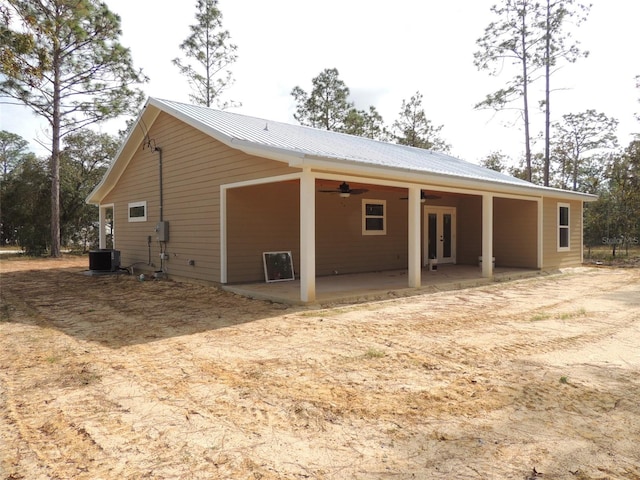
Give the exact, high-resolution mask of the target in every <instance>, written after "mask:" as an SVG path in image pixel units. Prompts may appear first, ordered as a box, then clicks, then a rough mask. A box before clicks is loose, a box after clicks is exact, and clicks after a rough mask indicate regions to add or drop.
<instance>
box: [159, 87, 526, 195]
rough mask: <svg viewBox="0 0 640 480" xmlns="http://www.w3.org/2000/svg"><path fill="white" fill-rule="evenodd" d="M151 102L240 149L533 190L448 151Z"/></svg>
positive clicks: (191, 106)
mask: <svg viewBox="0 0 640 480" xmlns="http://www.w3.org/2000/svg"><path fill="white" fill-rule="evenodd" d="M149 103H150V104H152V105H154V106H157V107H158V108H160V109H161V110H165V111H169V112H171V113H173V114H174V115H176V116H178V117H179V118H182V119H183V120H185V121H187V122H188V123H191V124H192V125H194V126H198V125H196V124H200V127H201V129H203V130H205V131H207V132H208V133H210V134H213V135H214V136H216V135H215V133H218V135H219V137H218V139H219V140H222V141H225V140H226V141H225V143H228V144H231V145H232V146H234V147H235V148H239V149H242V148H241V145H252V146H253V147H254V149H255V148H258V149H259V148H260V147H262V148H264V149H267V150H271V151H273V150H274V149H276V150H279V151H284V152H288V153H290V154H294V155H297V156H300V157H317V158H325V159H330V160H337V161H343V162H348V163H351V164H360V165H362V166H376V167H383V168H390V169H401V170H405V171H406V170H409V171H414V172H416V173H430V174H438V175H448V176H454V177H461V178H467V179H472V180H486V181H491V182H497V183H503V184H510V185H518V186H523V187H527V186H529V187H533V186H534V185H533V184H532V183H529V182H527V181H525V180H521V179H518V178H515V177H512V176H509V175H505V174H503V173H499V172H496V171H494V170H491V169H488V168H484V167H481V166H480V165H476V164H473V163H470V162H466V161H464V160H461V159H459V158H456V157H452V156H451V155H447V154H445V153H440V152H434V151H431V150H425V149H422V148H415V147H408V146H405V145H398V144H394V143H386V142H380V141H377V140H371V139H369V138H364V137H358V136H354V135H347V134H344V133H337V132H331V131H328V130H320V129H317V128H311V127H305V126H301V125H291V124H287V123H282V122H275V121H273V120H266V119H262V118H256V117H250V116H247V115H241V114H238V113H231V112H226V111H220V110H214V109H211V108H207V107H202V106H195V105H189V104H184V103H180V102H174V101H170V100H160V99H155V98H152V99H150V101H149ZM189 120H191V121H189ZM194 122H195V123H196V124H194Z"/></svg>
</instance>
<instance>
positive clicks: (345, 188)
mask: <svg viewBox="0 0 640 480" xmlns="http://www.w3.org/2000/svg"><path fill="white" fill-rule="evenodd" d="M318 191H319V192H323V193H337V194H339V195H340V196H341V197H343V198H347V197H348V196H350V195H360V194H362V193H365V192H368V191H369V190H368V189H366V188H351V187H349V184H348V183H347V182H342V183H341V184H340V186H339V187H338V188H337V189H335V190H318Z"/></svg>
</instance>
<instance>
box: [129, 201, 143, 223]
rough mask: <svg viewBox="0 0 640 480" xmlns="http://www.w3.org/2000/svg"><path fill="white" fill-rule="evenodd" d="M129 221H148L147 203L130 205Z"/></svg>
mask: <svg viewBox="0 0 640 480" xmlns="http://www.w3.org/2000/svg"><path fill="white" fill-rule="evenodd" d="M129 221H130V222H146V221H147V202H132V203H130V204H129Z"/></svg>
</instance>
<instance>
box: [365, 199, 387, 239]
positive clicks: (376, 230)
mask: <svg viewBox="0 0 640 480" xmlns="http://www.w3.org/2000/svg"><path fill="white" fill-rule="evenodd" d="M386 210H387V202H386V201H385V200H362V234H363V235H386V234H387V221H386V218H385V215H386Z"/></svg>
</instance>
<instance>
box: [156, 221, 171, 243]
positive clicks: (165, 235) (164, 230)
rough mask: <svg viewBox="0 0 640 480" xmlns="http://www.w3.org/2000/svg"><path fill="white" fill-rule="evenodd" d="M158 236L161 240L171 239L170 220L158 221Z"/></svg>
mask: <svg viewBox="0 0 640 480" xmlns="http://www.w3.org/2000/svg"><path fill="white" fill-rule="evenodd" d="M156 237H157V238H158V241H159V242H168V241H169V222H158V224H157V225H156Z"/></svg>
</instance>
